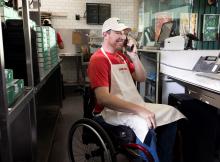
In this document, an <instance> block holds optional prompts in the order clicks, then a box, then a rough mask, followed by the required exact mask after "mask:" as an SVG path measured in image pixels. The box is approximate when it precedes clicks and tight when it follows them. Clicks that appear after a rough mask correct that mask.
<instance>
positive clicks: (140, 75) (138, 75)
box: [132, 55, 146, 82]
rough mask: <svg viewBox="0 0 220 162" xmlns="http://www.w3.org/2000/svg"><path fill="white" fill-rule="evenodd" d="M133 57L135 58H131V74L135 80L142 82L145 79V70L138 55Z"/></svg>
mask: <svg viewBox="0 0 220 162" xmlns="http://www.w3.org/2000/svg"><path fill="white" fill-rule="evenodd" d="M135 57H136V58H133V60H132V62H133V64H134V67H135V72H134V73H133V74H132V76H133V78H134V79H135V80H136V81H139V82H143V81H145V79H146V71H145V69H144V66H143V64H142V63H141V61H140V59H139V58H138V55H137V56H135Z"/></svg>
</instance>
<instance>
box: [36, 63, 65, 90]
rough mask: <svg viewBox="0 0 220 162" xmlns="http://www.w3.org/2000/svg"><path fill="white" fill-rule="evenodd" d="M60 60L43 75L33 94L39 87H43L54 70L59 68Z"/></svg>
mask: <svg viewBox="0 0 220 162" xmlns="http://www.w3.org/2000/svg"><path fill="white" fill-rule="evenodd" d="M61 61H62V60H60V61H59V62H58V63H57V64H56V65H54V66H53V67H51V68H50V69H49V70H48V71H47V72H46V73H45V74H44V76H43V77H41V81H40V83H39V84H38V85H37V86H35V93H37V92H38V91H39V90H40V89H41V87H43V85H44V84H45V83H46V82H47V80H48V79H49V78H50V76H51V75H52V74H53V73H54V71H55V70H57V69H58V68H59V66H60V62H61Z"/></svg>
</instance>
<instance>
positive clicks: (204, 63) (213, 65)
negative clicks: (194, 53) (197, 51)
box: [193, 56, 220, 73]
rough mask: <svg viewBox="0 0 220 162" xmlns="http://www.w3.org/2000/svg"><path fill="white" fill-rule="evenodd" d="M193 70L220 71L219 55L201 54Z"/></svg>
mask: <svg viewBox="0 0 220 162" xmlns="http://www.w3.org/2000/svg"><path fill="white" fill-rule="evenodd" d="M193 71H197V72H207V73H220V57H219V56H201V57H200V58H199V60H198V61H197V63H196V64H195V66H194V67H193Z"/></svg>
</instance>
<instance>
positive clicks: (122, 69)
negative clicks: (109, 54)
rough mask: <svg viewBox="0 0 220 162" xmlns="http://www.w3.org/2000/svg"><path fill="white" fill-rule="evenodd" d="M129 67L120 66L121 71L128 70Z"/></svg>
mask: <svg viewBox="0 0 220 162" xmlns="http://www.w3.org/2000/svg"><path fill="white" fill-rule="evenodd" d="M127 70H128V68H126V67H124V68H119V71H127Z"/></svg>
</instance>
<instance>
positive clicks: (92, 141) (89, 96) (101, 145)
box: [68, 87, 154, 162]
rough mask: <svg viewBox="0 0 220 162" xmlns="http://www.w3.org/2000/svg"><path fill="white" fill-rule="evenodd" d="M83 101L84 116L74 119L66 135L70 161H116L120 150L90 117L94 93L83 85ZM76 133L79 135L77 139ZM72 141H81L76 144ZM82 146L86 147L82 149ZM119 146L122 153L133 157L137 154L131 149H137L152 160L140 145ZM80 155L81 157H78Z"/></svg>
mask: <svg viewBox="0 0 220 162" xmlns="http://www.w3.org/2000/svg"><path fill="white" fill-rule="evenodd" d="M83 101H84V117H85V118H82V119H80V120H78V121H76V122H75V123H74V124H73V125H72V127H71V129H70V131H69V136H68V154H69V158H70V160H71V162H80V160H82V161H95V162H99V161H100V162H116V161H117V155H118V154H120V153H122V152H121V151H119V148H115V146H114V144H113V142H112V140H111V138H110V137H109V135H108V133H107V132H106V131H105V130H104V129H103V127H102V126H101V125H100V124H99V123H97V122H96V121H94V120H92V119H91V117H92V108H93V107H94V104H95V101H94V94H93V93H92V91H91V90H90V87H85V89H84V94H83ZM77 135H79V137H78V139H77ZM94 135H95V136H96V138H95V137H94ZM74 142H77V143H80V142H81V143H80V144H77V143H74ZM78 145H79V146H78ZM84 145H86V146H84ZM92 146H93V147H92ZM84 147H88V148H87V149H84ZM119 147H120V148H121V149H122V148H123V149H124V150H125V151H123V154H125V153H127V154H126V155H128V153H129V154H131V156H133V157H134V156H136V157H138V155H137V154H135V152H134V151H132V149H133V148H135V149H139V150H140V151H142V152H143V153H144V154H145V156H146V157H147V159H148V162H154V159H153V156H152V155H151V153H150V152H149V151H148V150H146V149H145V148H144V147H142V146H140V145H137V144H134V143H130V144H125V145H123V146H122V145H121V146H119ZM81 148H82V150H80V151H81V152H77V149H81ZM89 149H90V150H89ZM78 151H79V150H78ZM83 151H84V152H83ZM124 152H125V153H124ZM78 153H79V154H78ZM80 155H81V159H79V157H80ZM98 159H99V161H98Z"/></svg>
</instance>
